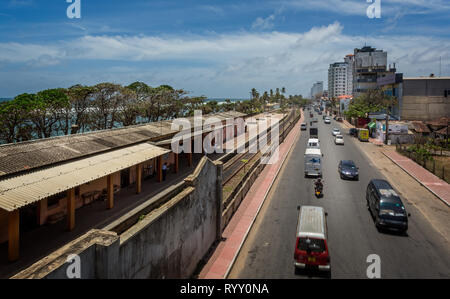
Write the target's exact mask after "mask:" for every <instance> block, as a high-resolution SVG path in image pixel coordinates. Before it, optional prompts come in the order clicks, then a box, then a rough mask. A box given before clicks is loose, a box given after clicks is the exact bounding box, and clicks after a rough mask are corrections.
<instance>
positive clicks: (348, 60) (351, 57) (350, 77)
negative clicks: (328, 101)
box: [344, 54, 355, 95]
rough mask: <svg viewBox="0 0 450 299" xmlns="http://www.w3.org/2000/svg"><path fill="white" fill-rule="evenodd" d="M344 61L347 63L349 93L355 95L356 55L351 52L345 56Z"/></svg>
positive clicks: (347, 92)
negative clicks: (354, 68) (354, 72)
mask: <svg viewBox="0 0 450 299" xmlns="http://www.w3.org/2000/svg"><path fill="white" fill-rule="evenodd" d="M344 62H346V63H347V65H348V67H347V91H346V94H347V95H353V67H354V66H353V64H354V63H355V55H353V54H349V55H347V56H345V57H344Z"/></svg>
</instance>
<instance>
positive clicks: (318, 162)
mask: <svg viewBox="0 0 450 299" xmlns="http://www.w3.org/2000/svg"><path fill="white" fill-rule="evenodd" d="M304 159H305V178H307V177H310V176H315V177H322V153H321V151H320V149H318V148H307V149H306V151H305V158H304Z"/></svg>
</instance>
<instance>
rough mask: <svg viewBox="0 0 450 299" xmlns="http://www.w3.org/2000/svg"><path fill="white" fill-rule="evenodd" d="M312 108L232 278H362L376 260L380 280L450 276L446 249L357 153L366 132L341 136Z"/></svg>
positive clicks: (340, 128) (334, 122) (337, 128)
mask: <svg viewBox="0 0 450 299" xmlns="http://www.w3.org/2000/svg"><path fill="white" fill-rule="evenodd" d="M317 109H318V107H311V109H310V110H309V111H308V110H305V122H304V123H303V124H302V129H303V132H302V134H301V136H300V138H299V140H298V142H297V143H296V144H295V145H294V148H293V151H292V153H291V155H290V157H289V158H288V161H287V163H286V166H285V168H284V169H283V171H282V172H281V173H280V176H279V177H278V179H277V182H276V185H274V188H273V190H272V191H271V194H269V200H268V201H267V203H265V204H264V207H263V208H262V211H261V213H260V216H258V219H257V221H256V223H255V228H254V229H252V230H251V232H250V233H249V237H248V238H247V240H246V241H245V242H244V244H243V247H242V250H241V251H240V254H239V255H238V257H237V259H236V263H235V265H234V266H233V269H232V271H231V272H230V276H229V277H230V278H252V279H254V278H310V277H323V278H367V277H368V275H369V274H368V271H369V270H368V269H369V266H371V264H370V263H369V262H368V261H370V260H371V258H373V257H376V258H379V261H380V264H379V265H378V266H379V267H381V270H380V273H381V277H382V278H423V277H427V278H443V277H448V276H449V275H450V259H449V254H448V248H447V247H446V246H445V244H443V242H442V239H441V236H440V234H439V233H438V232H436V231H435V230H434V229H433V228H432V227H431V226H430V223H429V222H428V221H427V220H426V219H425V217H424V216H423V215H422V214H421V213H420V212H419V211H418V210H416V209H415V207H414V206H413V205H411V204H409V203H408V202H407V201H406V202H405V199H404V198H402V195H401V194H399V192H397V191H396V190H395V189H394V188H393V187H392V185H391V184H390V183H389V180H391V179H393V178H389V177H385V176H384V175H382V174H381V173H380V172H379V171H378V170H377V169H375V167H373V166H372V165H371V163H370V162H369V161H368V159H367V157H365V156H364V153H362V152H361V150H360V149H359V148H358V146H357V143H359V142H361V141H366V140H367V139H368V136H365V132H364V130H357V131H355V130H354V129H350V130H348V129H345V131H344V127H343V126H342V125H341V124H340V122H339V121H338V120H336V119H334V120H331V117H329V116H328V115H327V114H326V113H325V112H323V114H324V116H325V115H326V117H325V118H324V119H323V121H321V122H316V120H317V111H318V110H317ZM326 119H329V120H330V123H332V126H331V128H330V126H328V123H327V122H325V120H326ZM306 124H308V125H309V126H310V127H309V128H310V130H309V131H308V130H306ZM361 131H363V132H362V133H361ZM344 132H345V133H344ZM344 134H345V135H346V136H348V137H347V142H345V144H344ZM355 137H356V138H355ZM338 145H339V146H338ZM301 170H303V171H304V176H301V175H299V174H300V173H301ZM274 194H276V196H273V195H274ZM411 215H413V216H411ZM430 244H433V246H431V245H430ZM374 260H377V259H374Z"/></svg>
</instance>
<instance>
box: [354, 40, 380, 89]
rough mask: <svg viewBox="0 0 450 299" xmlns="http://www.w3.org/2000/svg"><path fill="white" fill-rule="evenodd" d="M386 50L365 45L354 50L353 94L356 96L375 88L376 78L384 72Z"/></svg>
mask: <svg viewBox="0 0 450 299" xmlns="http://www.w3.org/2000/svg"><path fill="white" fill-rule="evenodd" d="M386 67H387V52H384V51H383V50H376V49H375V48H372V47H369V46H365V47H363V48H361V49H357V48H356V49H355V50H354V63H353V71H352V73H353V96H354V97H358V96H360V95H361V94H363V93H364V92H366V91H367V90H369V89H375V88H377V78H378V76H379V74H380V73H385V72H386Z"/></svg>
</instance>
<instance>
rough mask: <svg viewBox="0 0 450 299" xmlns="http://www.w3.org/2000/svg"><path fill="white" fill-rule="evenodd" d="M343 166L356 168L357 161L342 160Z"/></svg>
mask: <svg viewBox="0 0 450 299" xmlns="http://www.w3.org/2000/svg"><path fill="white" fill-rule="evenodd" d="M342 166H344V167H345V168H353V169H356V165H355V163H353V161H342Z"/></svg>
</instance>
